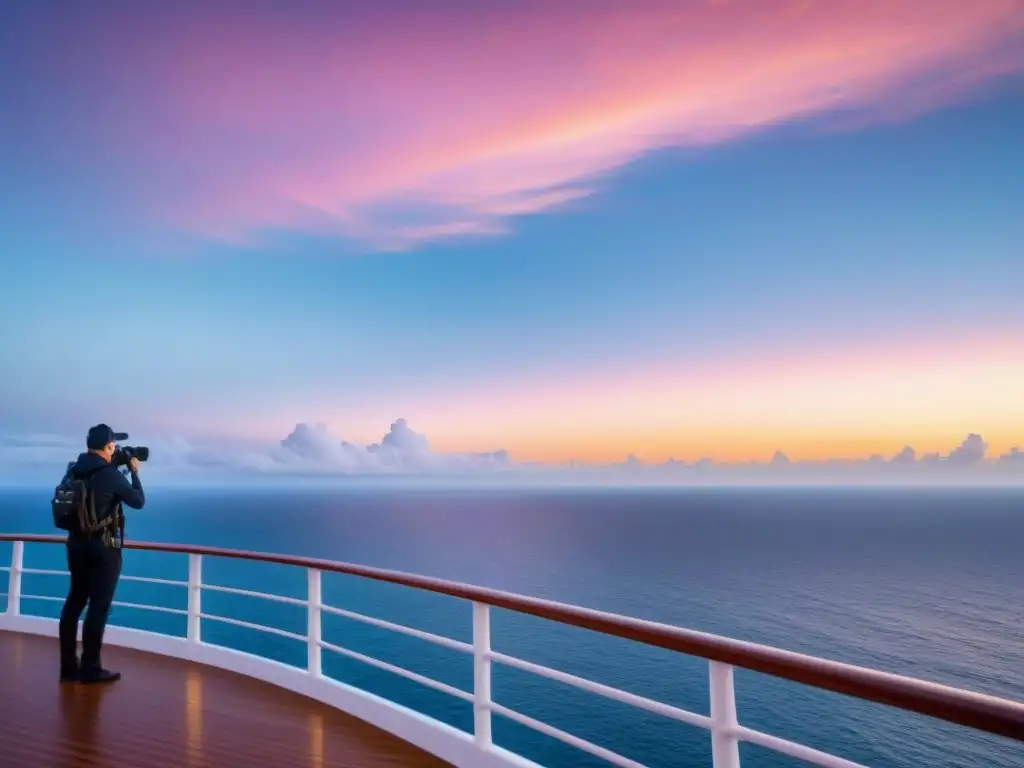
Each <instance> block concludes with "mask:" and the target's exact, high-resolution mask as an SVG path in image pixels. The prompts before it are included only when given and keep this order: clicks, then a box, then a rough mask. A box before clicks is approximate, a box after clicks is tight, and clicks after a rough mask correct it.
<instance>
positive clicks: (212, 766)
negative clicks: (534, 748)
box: [0, 632, 448, 768]
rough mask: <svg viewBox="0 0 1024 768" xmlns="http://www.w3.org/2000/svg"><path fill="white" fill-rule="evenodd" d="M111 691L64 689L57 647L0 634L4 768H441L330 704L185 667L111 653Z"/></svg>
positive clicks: (107, 660)
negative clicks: (117, 674)
mask: <svg viewBox="0 0 1024 768" xmlns="http://www.w3.org/2000/svg"><path fill="white" fill-rule="evenodd" d="M103 662H104V665H105V666H106V667H108V668H110V669H114V670H117V671H119V672H121V673H122V674H123V676H124V677H123V678H122V679H121V680H120V681H118V682H116V683H113V684H108V685H92V686H89V685H77V684H67V683H65V684H60V683H59V682H58V680H57V674H58V649H57V641H56V639H54V638H49V637H37V636H32V635H24V634H19V633H14V632H0V669H2V670H3V686H2V688H3V695H0V744H2V745H3V746H2V747H0V751H2V756H0V763H2V764H3V765H4V766H5V767H6V768H27V767H28V766H32V767H33V768H36V767H37V766H39V767H49V766H53V768H58V767H59V768H78V767H79V766H81V767H82V768H84V767H85V766H90V767H91V768H101V767H102V766H108V765H109V766H118V768H132V767H134V766H139V768H171V767H173V766H189V767H192V766H197V767H198V766H203V767H204V768H220V766H223V767H224V768H228V767H229V766H231V767H235V766H243V765H244V766H250V767H251V768H260V766H281V765H288V766H309V767H310V768H328V767H331V768H333V767H335V766H338V767H340V766H346V767H351V768H355V767H356V766H359V767H360V768H384V767H388V768H391V767H392V766H422V767H423V768H435V767H437V768H439V767H440V766H446V765H448V763H445V762H443V761H441V760H439V759H437V758H436V757H433V756H431V755H428V754H426V753H425V752H422V751H420V750H418V749H416V748H415V747H413V746H410V745H409V744H406V743H405V742H403V741H401V740H399V739H397V738H395V737H394V736H391V735H390V734H388V733H385V732H384V731H381V730H379V729H377V728H375V727H373V726H370V725H368V724H366V723H364V722H362V721H361V720H358V719H356V718H354V717H352V716H350V715H346V714H345V713H343V712H340V711H338V710H337V709H334V708H332V707H329V706H327V705H324V704H321V703H319V702H316V701H314V700H312V699H308V698H306V697H304V696H300V695H298V694H295V693H291V692H289V691H285V690H283V689H281V688H278V687H275V686H273V685H270V684H267V683H263V682H260V681H258V680H253V679H251V678H248V677H245V676H242V675H237V674H234V673H232V672H227V671H223V670H219V669H215V668H212V667H208V666H204V665H200V664H195V663H192V662H188V661H181V660H178V659H173V658H168V657H165V656H157V655H155V654H148V653H143V652H139V651H133V650H128V649H125V648H117V647H113V646H110V645H107V646H105V647H104V649H103Z"/></svg>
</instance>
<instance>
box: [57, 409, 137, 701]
mask: <svg viewBox="0 0 1024 768" xmlns="http://www.w3.org/2000/svg"><path fill="white" fill-rule="evenodd" d="M127 438H128V435H127V434H124V433H121V432H114V431H113V430H112V429H111V428H110V427H109V426H107V425H106V424H98V425H96V426H95V427H93V428H92V429H90V430H89V434H88V437H87V438H86V448H88V452H86V453H83V454H80V455H79V457H78V460H77V461H76V462H75V463H74V464H73V465H71V466H69V468H68V474H67V476H66V477H75V478H81V479H82V481H83V482H84V483H85V485H86V488H87V489H88V494H89V496H91V498H90V500H89V503H90V504H91V505H93V506H92V507H91V509H93V510H94V511H95V520H96V525H95V526H94V528H95V529H94V530H88V529H86V530H83V529H82V527H81V525H77V526H76V525H72V526H70V527H69V529H68V542H67V555H68V570H70V571H71V588H70V590H69V591H68V596H67V599H66V600H65V602H64V608H63V610H62V611H61V615H60V679H61V681H62V682H68V681H79V682H83V683H106V682H113V681H115V680H118V679H120V677H121V675H120V673H117V672H110V671H108V670H106V669H103V666H102V664H101V663H100V648H101V646H102V644H103V631H104V629H105V627H106V623H107V617H108V615H109V614H110V605H111V603H112V602H113V600H114V590H115V589H116V588H117V581H118V578H119V576H120V575H121V545H122V544H123V541H124V513H123V509H122V506H121V505H122V504H127V505H128V506H129V507H132V508H133V509H142V507H143V505H144V504H145V503H146V496H145V494H144V493H143V490H142V482H141V481H140V480H139V459H138V458H135V457H134V456H132V457H130V458H127V459H126V458H125V455H126V454H127V453H128V452H129V449H125V450H124V452H120V451H119V449H118V446H117V441H119V440H126V439H127ZM147 454H148V450H147ZM142 458H143V459H145V458H146V456H145V455H144V456H142ZM120 463H125V464H127V466H128V469H129V470H130V472H131V482H130V483H129V482H128V479H127V478H126V477H125V476H124V475H122V474H121V472H119V471H118V468H117V467H118V464H120ZM86 603H88V605H89V610H88V611H87V612H86V615H85V622H84V625H83V627H82V661H81V665H79V663H78V658H77V648H76V645H77V644H76V640H77V634H78V619H79V617H80V616H81V615H82V611H83V610H84V609H85V606H86Z"/></svg>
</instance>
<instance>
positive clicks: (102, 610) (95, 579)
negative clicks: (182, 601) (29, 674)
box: [60, 537, 121, 672]
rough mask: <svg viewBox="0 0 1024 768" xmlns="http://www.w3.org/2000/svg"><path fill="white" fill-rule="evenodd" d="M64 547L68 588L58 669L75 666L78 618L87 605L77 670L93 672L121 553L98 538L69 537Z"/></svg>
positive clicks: (62, 619)
mask: <svg viewBox="0 0 1024 768" xmlns="http://www.w3.org/2000/svg"><path fill="white" fill-rule="evenodd" d="M67 548H68V570H69V571H71V589H70V590H69V591H68V597H67V600H65V601H64V609H63V610H62V611H61V612H60V666H61V669H62V670H64V671H69V670H74V669H75V668H76V667H78V664H77V661H76V658H77V653H76V646H77V639H78V619H79V618H80V617H81V615H82V611H83V610H85V605H86V603H88V604H89V610H88V611H87V612H86V614H85V623H84V624H83V626H82V663H81V670H82V671H83V672H91V671H96V670H99V669H100V668H101V664H100V647H101V646H102V645H103V630H104V629H105V628H106V626H107V617H108V616H109V615H110V604H111V603H112V602H113V600H114V590H115V589H117V580H118V578H119V577H120V575H121V550H120V549H114V548H112V547H108V546H107V545H106V544H104V543H103V540H102V538H99V537H93V538H88V539H82V538H75V537H72V538H71V539H69V540H68V545H67Z"/></svg>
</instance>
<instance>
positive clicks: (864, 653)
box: [0, 488, 1024, 768]
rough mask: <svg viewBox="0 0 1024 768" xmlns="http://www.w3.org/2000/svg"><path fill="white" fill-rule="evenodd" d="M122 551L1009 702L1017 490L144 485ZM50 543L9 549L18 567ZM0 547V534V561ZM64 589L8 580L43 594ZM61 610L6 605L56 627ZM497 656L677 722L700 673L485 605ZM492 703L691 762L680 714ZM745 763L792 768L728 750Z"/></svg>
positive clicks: (937, 729)
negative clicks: (415, 585)
mask: <svg viewBox="0 0 1024 768" xmlns="http://www.w3.org/2000/svg"><path fill="white" fill-rule="evenodd" d="M47 499H48V493H47V491H46V490H45V489H43V490H41V491H34V492H33V491H27V490H4V491H0V530H3V531H5V532H36V533H52V532H55V531H53V530H52V527H51V523H50V520H49V509H48V505H47ZM128 512H129V515H130V516H129V520H128V530H127V535H128V537H129V538H132V539H137V540H151V541H167V542H182V543H196V544H206V545H213V546H220V547H233V548H240V549H251V550H262V551H273V552H284V553H290V554H298V555H309V556H315V557H324V558H332V559H337V560H345V561H350V562H354V563H362V564H366V565H373V566H380V567H385V568H395V569H399V570H404V571H411V572H416V573H422V574H426V575H431V576H438V577H442V578H447V579H455V580H459V581H466V582H471V583H475V584H481V585H485V586H490V587H497V588H500V589H507V590H511V591H514V592H519V593H524V594H527V595H534V596H538V597H544V598H551V599H556V600H561V601H565V602H570V603H576V604H580V605H584V606H588V607H592V608H597V609H601V610H607V611H614V612H617V613H623V614H627V615H630V616H636V617H640V618H645V619H652V620H656V621H662V622H667V623H671V624H677V625H680V626H684V627H690V628H693V629H698V630H703V631H708V632H715V633H720V634H724V635H728V636H731V637H736V638H741V639H745V640H752V641H757V642H762V643H768V644H771V645H776V646H779V647H782V648H786V649H789V650H794V651H800V652H804V653H809V654H814V655H817V656H822V657H826V658H830V659H836V660H840V661H846V662H851V663H855V664H863V665H869V666H872V667H876V668H879V669H883V670H887V671H892V672H897V673H902V674H908V675H912V676H916V677H921V678H925V679H928V680H934V681H937V682H943V683H948V684H952V685H957V686H961V687H966V688H969V689H973V690H977V691H982V692H986V693H993V694H997V695H1003V696H1007V697H1010V698H1015V699H1018V700H1024V632H1022V628H1024V604H1022V598H1024V556H1022V554H1021V551H1022V543H1024V491H1019V490H977V489H971V490H950V489H943V490H918V489H915V490H909V489H907V490H892V489H886V490H869V489H799V490H793V489H700V490H693V489H685V490H679V489H673V490H661V489H659V490H654V489H628V490H609V489H601V490H557V491H501V492H498V491H494V492H487V491H480V490H473V491H441V490H430V491H416V492H413V491H408V490H405V491H402V490H380V491H372V490H359V491H324V490H316V491H287V492H285V491H259V492H239V491H221V492H217V491H209V490H203V491H198V490H195V491H185V490H164V489H158V488H154V489H151V490H149V499H148V502H147V506H146V508H145V509H144V510H142V511H138V512H136V511H133V510H128ZM61 554H62V553H61V550H60V548H58V547H53V546H47V545H29V547H28V548H27V550H26V562H27V565H28V566H29V567H36V568H46V567H56V566H57V565H58V564H59V562H60V557H61ZM9 559H10V545H5V544H0V563H7V562H9ZM124 572H125V574H130V575H141V576H158V577H164V578H176V579H182V580H184V579H186V578H187V563H186V559H185V558H183V557H180V556H174V555H165V554H158V553H144V552H127V553H126V555H125V570H124ZM204 580H206V581H207V582H212V583H216V584H222V585H226V586H234V587H239V588H247V589H255V590H261V591H276V592H280V593H284V594H289V595H293V596H296V597H304V589H305V574H304V573H301V572H298V570H297V569H289V568H285V567H282V566H274V565H267V564H252V563H244V562H235V561H212V562H206V563H204ZM66 586H67V585H66V581H65V580H64V579H63V578H56V577H48V576H39V575H36V576H33V575H27V576H26V577H25V581H24V584H23V589H24V591H25V592H26V593H30V594H38V595H51V596H60V595H62V594H63V592H64V590H65V589H66ZM118 599H119V600H123V601H129V602H149V603H153V602H156V603H158V604H161V605H167V606H173V607H180V608H184V607H185V595H184V590H183V589H180V588H174V587H168V586H161V585H153V584H142V583H131V582H122V583H121V585H120V587H119V591H118ZM324 600H325V602H327V603H329V604H331V605H335V606H337V607H341V608H346V609H349V610H353V611H358V612H361V613H365V614H368V615H371V616H375V617H379V618H382V619H386V620H389V621H393V622H398V623H402V624H406V625H409V626H413V627H416V628H419V629H424V630H427V631H431V632H435V633H438V634H446V635H449V636H451V637H454V638H457V639H460V640H464V641H467V642H469V641H471V611H470V607H469V605H468V604H467V603H465V602H462V601H459V600H456V599H453V598H448V597H445V596H439V595H431V594H424V593H420V592H416V591H413V590H409V589H406V588H402V587H395V586H392V585H387V584H380V583H376V582H370V581H366V580H362V579H358V578H355V577H349V576H341V575H335V574H326V575H325V576H324ZM59 608H60V605H59V603H52V602H44V601H38V600H26V601H25V602H24V603H23V611H25V612H27V613H33V614H36V615H43V616H56V615H57V613H58V611H59ZM203 609H204V612H211V613H218V614H222V615H226V616H230V617H234V618H238V619H242V620H247V621H258V622H260V623H265V624H272V625H274V626H277V627H279V628H281V629H286V630H291V631H295V632H298V633H304V632H305V615H304V613H303V611H302V610H301V609H300V608H298V607H295V606H290V605H286V604H276V603H268V602H266V601H260V600H255V599H252V598H243V597H237V596H232V595H227V594H218V593H206V594H204V596H203ZM111 621H112V622H115V623H119V624H124V625H128V626H136V627H142V628H149V629H159V630H161V631H166V632H172V633H175V634H180V635H183V634H184V632H185V623H184V619H183V618H182V617H178V616H173V615H165V614H153V613H151V612H143V611H139V610H136V609H131V608H115V610H114V612H113V615H112V619H111ZM203 632H204V639H206V640H210V641H214V642H220V643H224V644H226V645H230V646H232V647H236V648H240V649H243V650H249V651H253V652H258V653H261V654H264V655H268V656H271V657H273V658H277V659H279V660H281V661H284V662H286V663H293V664H296V665H299V666H304V664H305V647H304V646H303V645H302V644H300V643H298V642H295V641H292V640H290V639H287V638H282V637H277V636H271V635H265V634H263V633H257V632H254V631H251V630H247V629H243V628H239V627H235V626H231V625H220V624H216V623H214V622H204V625H203ZM324 639H325V640H327V641H328V642H331V643H334V644H336V645H341V646H345V647H348V648H351V649H352V650H355V651H359V652H361V653H365V654H368V655H372V656H376V657H378V658H380V659H383V660H384V661H388V662H391V663H394V664H399V665H401V666H404V667H407V668H409V669H412V670H413V671H415V672H419V673H421V674H424V675H427V676H430V677H434V678H436V679H439V680H441V681H443V682H446V683H449V684H451V685H455V686H459V687H462V688H464V689H466V690H471V686H472V669H471V661H470V659H469V657H468V656H466V655H463V654H459V653H458V652H455V651H450V650H448V649H444V648H439V647H435V646H433V645H430V644H427V643H425V642H423V641H420V640H417V639H414V638H409V637H404V636H398V635H396V634H394V633H391V632H387V631H385V630H380V629H377V628H374V627H370V626H367V625H364V624H361V623H357V622H352V621H349V620H344V619H341V618H339V617H332V616H325V618H324ZM492 643H493V645H494V647H495V648H496V649H497V650H499V651H501V652H504V653H508V654H512V655H515V656H520V657H522V658H525V659H528V660H530V661H534V662H537V663H540V664H545V665H548V666H552V667H555V668H557V669H560V670H563V671H566V672H570V673H573V674H577V675H580V676H584V677H588V678H591V679H594V680H597V681H599V682H602V683H606V684H608V685H614V686H617V687H621V688H624V689H626V690H629V691H633V692H635V693H638V694H642V695H647V696H651V697H653V698H656V699H660V700H662V701H667V702H669V703H672V704H675V705H677V706H681V707H684V708H687V709H691V710H693V711H697V712H703V713H707V711H708V681H707V677H708V675H707V664H706V662H704V661H703V660H701V659H693V658H690V657H685V656H681V655H679V654H673V653H669V652H666V651H661V650H659V649H654V648H648V647H645V646H641V645H638V644H635V643H629V642H626V641H622V640H618V639H615V638H608V637H604V636H601V635H598V634H595V633H592V632H588V631H585V630H580V629H576V628H571V627H563V626H559V625H556V624H552V623H550V622H546V621H542V620H539V619H534V618H532V617H527V616H521V615H518V614H514V613H511V612H508V611H503V610H497V609H494V610H493V614H492ZM324 671H325V673H327V674H330V675H332V676H333V677H337V678H339V679H342V680H345V681H346V682H350V683H353V684H355V685H358V686H361V687H364V688H366V689H368V690H370V691H373V692H375V693H379V694H381V695H384V696H387V697H388V698H391V699H393V700H396V701H399V702H401V703H403V704H406V705H408V706H411V707H413V708H415V709H418V710H421V711H423V712H426V713H427V714H430V715H432V716H434V717H438V718H440V719H441V720H444V721H446V722H449V723H451V724H452V725H455V726H457V727H460V728H463V729H465V730H467V731H469V730H471V729H472V714H471V712H470V708H469V705H468V704H467V703H465V702H462V701H459V700H456V699H453V698H451V697H448V696H446V695H444V694H442V693H439V692H436V691H433V690H430V689H425V688H423V687H421V686H419V685H418V684H416V683H413V682H410V681H407V680H404V679H401V678H396V677H395V676H393V675H391V674H389V673H387V672H383V671H380V670H376V669H373V668H368V667H366V666H365V665H362V664H360V663H359V662H356V661H352V660H350V659H345V658H337V657H335V656H334V655H333V654H330V653H327V652H325V656H324ZM736 689H737V707H738V712H739V718H740V721H741V722H742V723H743V724H745V725H749V726H751V727H754V728H757V729H760V730H763V731H766V732H768V733H772V734H775V735H778V736H781V737H784V738H789V739H793V740H795V741H799V742H801V743H805V744H808V745H810V746H813V747H817V748H819V749H822V750H826V751H828V752H832V753H835V754H837V755H840V756H842V757H845V758H848V759H851V760H856V761H859V762H861V763H865V764H867V765H870V766H906V767H907V768H910V767H911V766H914V767H915V768H916V767H917V766H928V767H929V768H966V767H968V766H986V767H987V768H1011V767H1015V768H1019V766H1022V765H1024V747H1022V746H1021V745H1019V744H1016V743H1014V742H1011V741H1008V740H1005V739H1001V738H998V737H994V736H987V735H983V734H978V733H975V732H973V731H971V730H969V729H966V728H961V727H958V726H953V725H948V724H944V723H939V722H936V721H933V720H931V719H929V718H925V717H922V716H918V715H911V714H907V713H903V712H900V711H897V710H894V709H890V708H888V707H884V706H881V705H876V704H870V703H866V702H861V701H857V700H853V699H850V698H847V697H844V696H840V695H838V694H832V693H827V692H822V691H817V690H814V689H810V688H807V687H805V686H801V685H798V684H794V683H790V682H787V681H782V680H777V679H774V678H771V677H768V676H765V675H761V674H758V673H752V672H747V671H745V670H737V673H736ZM493 694H494V697H495V699H496V700H497V701H498V702H500V703H502V704H504V705H506V706H508V707H511V708H513V709H517V710H519V711H520V712H523V713H524V714H527V715H530V716H532V717H535V718H538V719H541V720H544V721H545V722H548V723H550V724H552V725H555V726H557V727H559V728H562V729H564V730H567V731H569V732H571V733H573V734H576V735H578V736H581V737H583V738H586V739H589V740H591V741H594V742H596V743H598V744H601V745H602V746H605V747H608V748H610V749H613V750H615V751H618V752H620V753H622V754H624V755H626V756H628V757H631V758H633V759H635V760H638V761H640V762H643V763H645V764H647V765H650V766H691V765H692V766H710V765H711V749H710V737H709V736H708V734H707V733H706V732H705V731H702V730H700V729H696V728H693V727H691V726H688V725H685V724H683V723H678V722H675V721H672V720H667V719H665V718H662V717H659V716H658V715H654V714H650V713H646V712H642V711H638V710H635V709H633V708H631V707H628V706H626V705H622V704H619V703H616V702H610V701H607V700H605V699H603V698H601V697H598V696H595V695H593V694H589V693H586V692H583V691H578V690H576V689H573V688H571V687H568V686H565V685H562V684H559V683H556V682H553V681H548V680H544V679H541V678H537V677H534V676H532V675H529V674H527V673H524V672H519V671H517V670H510V669H507V668H503V667H501V666H499V665H496V666H495V670H494V684H493ZM494 734H495V740H496V741H497V742H498V743H499V744H501V745H503V746H505V747H508V748H510V749H513V750H515V751H517V752H520V753H521V754H524V755H526V756H527V757H530V758H532V759H534V760H536V761H538V762H540V763H542V764H545V765H549V766H581V767H583V766H604V765H607V764H606V763H604V762H602V761H600V760H597V759H596V758H592V757H590V756H589V755H586V754H584V753H581V752H579V751H577V750H575V749H573V748H571V747H568V746H565V745H563V744H560V743H559V742H557V741H554V740H552V739H550V738H548V737H546V736H543V735H540V734H537V733H534V732H532V731H530V730H528V729H526V728H524V727H521V726H519V725H518V724H515V723H512V722H509V721H507V720H505V719H503V718H501V717H495V723H494ZM741 758H742V763H743V765H744V767H745V768H784V767H786V766H794V767H795V766H798V765H804V764H803V763H800V762H799V761H795V760H792V759H790V758H787V757H784V756H781V755H777V754H775V753H773V752H770V751H767V750H764V749H761V748H759V747H754V746H751V745H744V746H742V747H741Z"/></svg>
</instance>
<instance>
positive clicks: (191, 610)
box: [188, 555, 203, 643]
mask: <svg viewBox="0 0 1024 768" xmlns="http://www.w3.org/2000/svg"><path fill="white" fill-rule="evenodd" d="M202 598H203V556H202V555H189V556H188V641H189V642H190V643H198V642H200V641H201V640H202V635H201V634H200V632H199V628H200V621H201V616H200V614H201V613H202V603H203V600H202Z"/></svg>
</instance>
